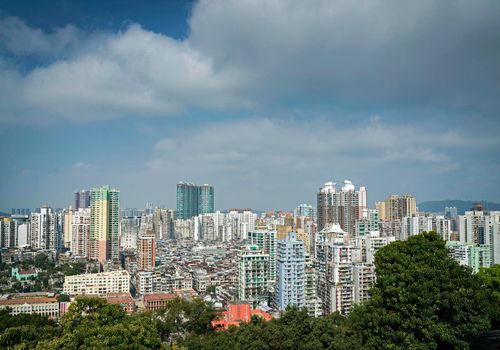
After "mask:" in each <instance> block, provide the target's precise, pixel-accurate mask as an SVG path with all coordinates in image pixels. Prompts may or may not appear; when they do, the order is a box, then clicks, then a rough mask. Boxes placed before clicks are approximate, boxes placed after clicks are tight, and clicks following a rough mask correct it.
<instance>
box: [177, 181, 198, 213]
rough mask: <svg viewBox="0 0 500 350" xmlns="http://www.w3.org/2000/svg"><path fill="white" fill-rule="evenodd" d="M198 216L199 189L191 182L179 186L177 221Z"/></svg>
mask: <svg viewBox="0 0 500 350" xmlns="http://www.w3.org/2000/svg"><path fill="white" fill-rule="evenodd" d="M197 215H198V187H197V186H196V185H195V184H192V183H189V182H179V183H178V184H177V219H191V218H192V217H193V216H197Z"/></svg>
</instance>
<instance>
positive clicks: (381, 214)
mask: <svg viewBox="0 0 500 350" xmlns="http://www.w3.org/2000/svg"><path fill="white" fill-rule="evenodd" d="M375 209H376V210H377V212H378V219H379V220H381V221H385V202H375Z"/></svg>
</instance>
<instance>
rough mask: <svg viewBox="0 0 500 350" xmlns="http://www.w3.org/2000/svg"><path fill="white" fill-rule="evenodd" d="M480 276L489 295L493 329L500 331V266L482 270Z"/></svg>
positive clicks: (489, 309)
mask: <svg viewBox="0 0 500 350" xmlns="http://www.w3.org/2000/svg"><path fill="white" fill-rule="evenodd" d="M478 276H479V277H480V278H481V279H482V283H483V287H484V288H485V291H486V292H487V293H488V301H489V305H490V306H489V308H488V313H489V315H490V319H491V323H492V329H500V265H498V264H497V265H493V266H491V267H489V268H482V269H481V271H479V273H478Z"/></svg>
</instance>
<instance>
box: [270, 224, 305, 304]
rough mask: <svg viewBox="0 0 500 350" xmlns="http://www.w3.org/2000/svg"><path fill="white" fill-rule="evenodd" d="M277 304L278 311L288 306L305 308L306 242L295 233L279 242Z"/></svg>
mask: <svg viewBox="0 0 500 350" xmlns="http://www.w3.org/2000/svg"><path fill="white" fill-rule="evenodd" d="M276 263H277V267H276V291H275V302H276V306H277V308H278V310H280V311H283V310H285V308H286V307H287V306H288V305H296V306H298V307H303V306H305V253H304V242H303V241H301V240H297V237H296V236H295V233H294V232H290V233H289V234H288V235H287V236H286V237H285V239H283V240H280V241H278V255H277V258H276Z"/></svg>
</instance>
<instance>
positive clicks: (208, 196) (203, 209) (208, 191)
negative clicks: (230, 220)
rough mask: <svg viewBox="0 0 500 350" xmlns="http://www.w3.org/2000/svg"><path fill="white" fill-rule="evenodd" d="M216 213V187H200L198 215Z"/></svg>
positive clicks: (206, 185)
mask: <svg viewBox="0 0 500 350" xmlns="http://www.w3.org/2000/svg"><path fill="white" fill-rule="evenodd" d="M213 212H214V187H213V186H210V185H208V184H204V185H203V186H198V214H207V213H213Z"/></svg>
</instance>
